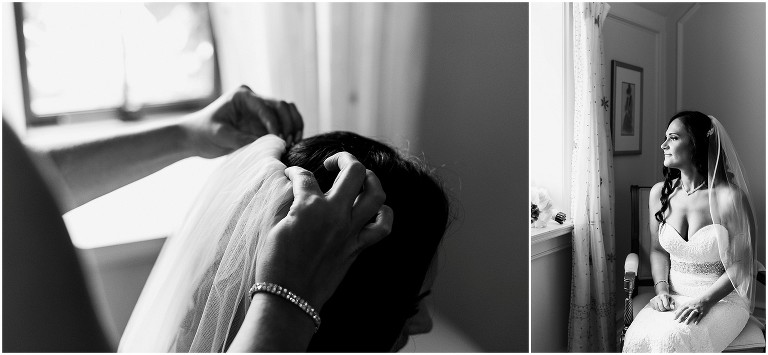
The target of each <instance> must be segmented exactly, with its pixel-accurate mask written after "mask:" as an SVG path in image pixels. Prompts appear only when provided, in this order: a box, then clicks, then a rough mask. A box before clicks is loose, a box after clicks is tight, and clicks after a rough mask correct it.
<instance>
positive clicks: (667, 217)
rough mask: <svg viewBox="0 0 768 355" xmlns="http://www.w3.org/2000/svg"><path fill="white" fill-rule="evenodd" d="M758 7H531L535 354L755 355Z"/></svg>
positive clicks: (761, 209) (760, 328) (761, 225)
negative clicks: (718, 354)
mask: <svg viewBox="0 0 768 355" xmlns="http://www.w3.org/2000/svg"><path fill="white" fill-rule="evenodd" d="M765 6H766V5H765V3H730V2H729V3H671V2H666V3H640V2H638V3H628V2H622V3H613V2H611V3H531V4H530V5H529V191H530V205H531V209H530V211H531V216H530V241H531V249H530V262H531V268H530V290H531V291H530V292H531V295H530V296H531V297H530V300H531V306H530V307H531V308H530V312H531V313H530V319H531V326H530V346H531V352H534V353H538V352H547V353H553V352H640V353H660V352H688V353H700V352H704V353H713V352H755V353H765V351H766V342H765V329H766V328H765V324H766V319H765V303H766V293H765V266H764V265H765V263H766V260H765V251H766V243H765V230H766V210H765V201H766V197H765V185H766V175H765V173H766V154H765V141H766V111H765V106H766V91H765V71H766V57H765V53H766V27H765V22H766V21H765V16H766V8H765Z"/></svg>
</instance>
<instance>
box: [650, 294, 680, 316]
mask: <svg viewBox="0 0 768 355" xmlns="http://www.w3.org/2000/svg"><path fill="white" fill-rule="evenodd" d="M649 304H650V305H651V308H653V309H655V310H657V311H659V312H668V311H671V310H673V309H675V300H674V299H672V296H670V295H669V293H667V292H660V293H659V294H657V295H656V296H655V297H653V298H651V301H650V302H649Z"/></svg>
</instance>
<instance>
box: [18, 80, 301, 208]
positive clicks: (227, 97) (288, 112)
mask: <svg viewBox="0 0 768 355" xmlns="http://www.w3.org/2000/svg"><path fill="white" fill-rule="evenodd" d="M303 127H304V125H303V122H302V118H301V115H300V114H299V113H298V111H297V110H296V108H295V106H293V104H288V103H286V102H283V101H279V102H278V101H272V100H265V99H263V98H261V97H259V96H257V95H256V94H254V93H253V92H252V91H251V90H250V89H248V88H247V87H245V86H242V87H240V88H239V89H237V90H236V91H232V92H229V93H227V94H224V95H222V96H221V97H220V98H219V99H217V100H216V101H215V102H213V103H211V104H210V105H208V106H207V107H206V108H204V109H202V110H200V111H198V112H195V113H193V114H190V115H187V116H185V117H183V118H180V119H178V120H173V121H172V122H165V123H161V124H154V125H153V124H148V125H145V126H142V127H141V128H137V129H135V130H133V131H130V132H126V133H121V134H115V135H111V136H106V137H101V138H99V139H95V140H90V141H86V142H69V143H67V144H62V145H58V146H30V147H28V148H29V150H30V151H31V153H32V155H33V156H34V157H35V161H36V164H37V165H38V170H40V171H41V173H42V175H43V176H44V177H45V179H46V182H47V183H48V184H49V185H51V188H52V190H53V191H54V193H55V194H56V195H57V196H56V198H57V200H58V202H59V204H60V206H59V207H60V208H61V209H62V210H63V211H62V212H67V211H69V210H71V209H73V208H76V207H78V206H80V205H82V204H84V203H86V202H88V201H91V200H93V199H95V198H97V197H99V196H102V195H104V194H107V193H109V192H111V191H113V190H116V189H118V188H120V187H122V186H125V185H127V184H130V183H132V182H134V181H136V180H139V179H141V178H143V177H146V176H148V175H150V174H152V173H154V172H156V171H158V170H160V169H162V168H164V167H166V166H168V165H170V164H173V163H175V162H176V161H179V160H181V159H184V158H188V157H191V156H196V155H199V156H202V157H206V158H213V157H217V156H221V155H224V154H227V153H229V152H231V151H233V150H235V149H237V148H239V147H241V146H243V145H245V144H248V143H250V142H252V141H254V140H255V139H256V138H258V137H260V136H262V135H264V134H267V133H274V134H279V135H281V136H283V137H284V138H286V140H287V141H288V143H289V144H290V143H292V140H294V139H300V138H301V134H302V130H303Z"/></svg>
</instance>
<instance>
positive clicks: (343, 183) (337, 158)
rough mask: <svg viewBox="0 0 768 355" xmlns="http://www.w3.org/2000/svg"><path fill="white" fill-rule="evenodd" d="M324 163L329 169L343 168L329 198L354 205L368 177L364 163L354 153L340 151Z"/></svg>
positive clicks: (329, 191)
mask: <svg viewBox="0 0 768 355" xmlns="http://www.w3.org/2000/svg"><path fill="white" fill-rule="evenodd" d="M323 165H324V166H325V169H327V170H328V171H337V170H341V171H340V172H339V175H338V176H336V181H334V182H333V186H331V189H330V190H328V193H327V195H328V198H329V199H330V200H337V201H338V202H340V203H342V204H345V205H348V206H352V203H353V202H354V201H355V198H356V197H357V195H358V194H360V189H361V188H362V186H363V182H364V181H365V179H366V173H365V172H366V169H365V167H364V166H363V164H361V163H360V162H359V161H357V158H355V157H354V156H353V155H352V154H349V153H347V152H339V153H336V154H334V155H332V156H331V157H329V158H327V159H325V161H324V162H323ZM377 208H378V207H377ZM372 214H373V212H371V215H372Z"/></svg>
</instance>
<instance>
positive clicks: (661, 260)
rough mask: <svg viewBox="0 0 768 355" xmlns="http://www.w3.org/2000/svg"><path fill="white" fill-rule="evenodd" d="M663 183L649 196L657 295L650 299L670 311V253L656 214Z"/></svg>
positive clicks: (658, 307) (653, 269) (672, 303)
mask: <svg viewBox="0 0 768 355" xmlns="http://www.w3.org/2000/svg"><path fill="white" fill-rule="evenodd" d="M663 186H664V185H663V183H662V182H660V183H657V184H656V185H654V186H653V188H651V192H650V194H649V196H648V211H649V213H648V216H649V221H648V227H649V228H650V230H651V251H650V254H651V255H650V259H651V274H652V276H653V284H654V287H653V289H654V292H656V297H654V298H652V299H651V301H650V304H651V306H652V307H653V308H654V309H656V310H657V311H661V312H664V311H669V310H672V309H673V308H674V302H673V301H672V298H671V297H670V296H669V253H667V251H666V250H664V248H663V247H662V246H661V244H660V243H659V221H657V220H656V218H655V217H654V214H656V212H658V211H659V210H660V209H661V189H662V187H663Z"/></svg>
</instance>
